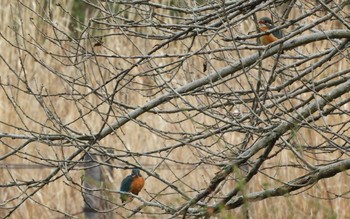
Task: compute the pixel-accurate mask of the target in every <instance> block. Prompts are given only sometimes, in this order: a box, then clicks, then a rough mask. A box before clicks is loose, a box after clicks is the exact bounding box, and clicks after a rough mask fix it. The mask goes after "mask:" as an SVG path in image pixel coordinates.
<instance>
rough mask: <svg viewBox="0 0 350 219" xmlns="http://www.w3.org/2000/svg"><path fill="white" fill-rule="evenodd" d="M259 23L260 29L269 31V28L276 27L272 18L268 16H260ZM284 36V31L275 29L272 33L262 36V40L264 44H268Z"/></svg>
mask: <svg viewBox="0 0 350 219" xmlns="http://www.w3.org/2000/svg"><path fill="white" fill-rule="evenodd" d="M258 23H259V29H260V30H261V31H263V32H265V31H269V30H271V29H273V28H275V26H274V25H273V22H272V20H271V19H270V18H268V17H263V18H260V19H259V22H258ZM282 37H283V34H282V31H281V30H275V31H273V32H272V33H269V34H266V35H263V36H262V37H260V41H261V43H262V44H263V45H267V44H270V43H273V42H275V41H276V40H278V39H280V38H282Z"/></svg>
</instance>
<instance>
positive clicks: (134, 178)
mask: <svg viewBox="0 0 350 219" xmlns="http://www.w3.org/2000/svg"><path fill="white" fill-rule="evenodd" d="M144 184H145V179H144V178H143V177H142V176H141V173H140V170H139V169H138V168H135V169H133V170H132V172H131V175H129V176H127V177H125V178H124V179H123V181H122V184H121V186H120V191H121V192H130V193H132V194H134V195H138V194H139V192H140V191H141V189H142V188H143V186H144ZM120 199H121V200H122V202H123V203H124V202H126V201H128V200H130V201H131V200H132V197H131V196H130V195H128V194H121V195H120Z"/></svg>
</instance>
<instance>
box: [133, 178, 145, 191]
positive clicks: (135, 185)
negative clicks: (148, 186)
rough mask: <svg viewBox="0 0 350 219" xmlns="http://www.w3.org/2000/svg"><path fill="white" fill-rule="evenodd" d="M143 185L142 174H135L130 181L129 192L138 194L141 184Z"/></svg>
mask: <svg viewBox="0 0 350 219" xmlns="http://www.w3.org/2000/svg"><path fill="white" fill-rule="evenodd" d="M144 185H145V179H144V178H143V177H142V176H135V177H134V180H133V181H132V183H131V187H130V192H131V193H132V194H135V195H138V194H139V192H140V191H141V189H142V188H143V186H144Z"/></svg>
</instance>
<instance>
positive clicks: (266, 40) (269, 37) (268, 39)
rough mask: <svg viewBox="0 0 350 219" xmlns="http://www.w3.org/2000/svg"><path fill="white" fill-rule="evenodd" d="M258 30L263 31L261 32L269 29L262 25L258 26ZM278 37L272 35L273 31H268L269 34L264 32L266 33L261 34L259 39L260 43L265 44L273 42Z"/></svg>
mask: <svg viewBox="0 0 350 219" xmlns="http://www.w3.org/2000/svg"><path fill="white" fill-rule="evenodd" d="M260 30H261V31H263V32H266V31H268V30H269V28H268V27H266V26H262V27H260ZM278 39H279V38H278V37H276V36H274V35H273V33H270V34H266V35H263V36H261V38H260V40H261V43H262V44H263V45H267V44H270V43H272V42H275V41H276V40H278Z"/></svg>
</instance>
